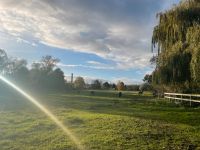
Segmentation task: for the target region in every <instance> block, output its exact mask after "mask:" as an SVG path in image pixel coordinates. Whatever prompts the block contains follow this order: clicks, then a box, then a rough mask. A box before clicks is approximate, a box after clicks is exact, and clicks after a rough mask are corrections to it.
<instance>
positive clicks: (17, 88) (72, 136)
mask: <svg viewBox="0 0 200 150" xmlns="http://www.w3.org/2000/svg"><path fill="white" fill-rule="evenodd" d="M0 79H1V80H2V81H4V82H5V83H6V84H8V85H9V86H11V87H12V88H13V89H15V90H16V91H18V92H19V93H20V94H21V95H23V96H24V97H26V98H27V99H28V100H29V101H30V102H31V103H33V104H34V105H35V106H37V107H38V108H39V109H40V110H41V111H42V112H44V113H45V114H46V115H47V116H48V117H49V118H50V119H51V120H52V121H53V122H54V123H55V124H56V125H57V126H58V127H59V128H60V129H62V130H63V131H64V133H65V134H66V135H67V136H68V137H69V138H70V139H71V140H72V141H73V142H74V143H75V144H76V146H77V148H78V149H80V150H83V149H84V147H83V146H82V145H81V143H80V142H79V140H78V139H77V138H76V137H75V136H74V135H73V133H72V132H71V131H70V130H69V129H68V128H67V127H66V126H65V125H64V124H63V123H62V122H61V121H60V120H58V119H57V117H56V116H55V115H53V114H52V113H51V112H50V111H49V110H48V109H47V108H46V107H45V106H43V105H42V104H41V103H39V102H38V101H37V100H36V99H34V98H33V97H32V96H30V95H29V94H27V93H26V92H25V91H24V90H22V89H21V88H19V87H18V86H17V85H15V84H13V83H12V82H10V81H9V80H7V79H6V78H5V77H3V76H1V75H0Z"/></svg>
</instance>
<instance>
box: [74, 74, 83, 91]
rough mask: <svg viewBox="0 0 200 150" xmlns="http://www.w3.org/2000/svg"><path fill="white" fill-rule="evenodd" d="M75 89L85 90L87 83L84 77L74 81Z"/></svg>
mask: <svg viewBox="0 0 200 150" xmlns="http://www.w3.org/2000/svg"><path fill="white" fill-rule="evenodd" d="M74 87H75V88H76V89H83V88H85V81H84V79H83V78H82V77H77V78H76V80H75V81H74Z"/></svg>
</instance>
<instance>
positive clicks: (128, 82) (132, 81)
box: [111, 77, 142, 85]
mask: <svg viewBox="0 0 200 150" xmlns="http://www.w3.org/2000/svg"><path fill="white" fill-rule="evenodd" d="M119 81H121V82H124V84H125V85H131V84H141V83H142V82H141V80H138V79H132V78H127V77H120V78H117V77H115V78H113V79H112V80H111V82H113V83H118V82H119Z"/></svg>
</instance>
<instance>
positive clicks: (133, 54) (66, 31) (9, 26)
mask: <svg viewBox="0 0 200 150" xmlns="http://www.w3.org/2000/svg"><path fill="white" fill-rule="evenodd" d="M169 1H170V2H172V0H160V1H158V0H123V1H122V0H56V1H55V0H30V1H24V0H17V1H16V0H1V1H0V23H1V27H0V32H3V33H6V34H9V35H11V36H14V37H16V39H23V40H22V41H23V42H26V41H28V42H29V43H34V44H33V45H36V44H38V43H43V44H46V45H48V46H53V47H58V48H64V49H71V50H73V51H78V52H84V53H92V54H96V55H98V56H100V57H102V58H104V59H109V60H112V61H114V62H115V63H116V67H117V68H121V69H130V68H137V67H138V68H142V67H145V66H147V65H148V64H149V62H148V61H149V59H150V57H151V53H150V44H151V40H150V39H151V32H152V26H153V24H154V23H155V22H154V21H155V14H156V12H158V11H160V10H161V9H162V7H163V6H165V5H166V3H167V4H168V3H169ZM152 20H154V21H152ZM96 65H97V64H96Z"/></svg>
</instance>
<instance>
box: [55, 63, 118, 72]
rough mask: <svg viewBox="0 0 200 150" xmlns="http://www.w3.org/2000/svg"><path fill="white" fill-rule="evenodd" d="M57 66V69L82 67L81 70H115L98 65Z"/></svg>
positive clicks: (61, 64) (107, 66)
mask: <svg viewBox="0 0 200 150" xmlns="http://www.w3.org/2000/svg"><path fill="white" fill-rule="evenodd" d="M57 66H59V67H67V68H75V67H82V68H89V69H97V70H114V69H115V68H114V67H112V66H109V65H104V64H100V65H99V64H98V65H83V64H78V65H77V64H63V63H58V64H57Z"/></svg>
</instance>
